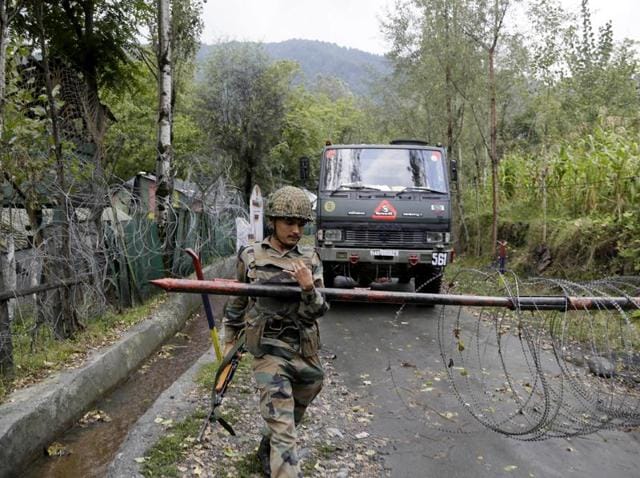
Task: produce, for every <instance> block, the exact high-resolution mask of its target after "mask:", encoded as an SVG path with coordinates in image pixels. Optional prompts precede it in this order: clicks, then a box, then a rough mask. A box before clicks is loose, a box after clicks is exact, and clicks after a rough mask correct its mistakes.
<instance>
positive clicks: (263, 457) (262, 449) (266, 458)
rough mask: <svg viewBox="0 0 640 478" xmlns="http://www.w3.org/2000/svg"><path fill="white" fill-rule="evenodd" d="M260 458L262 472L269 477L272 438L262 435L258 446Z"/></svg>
mask: <svg viewBox="0 0 640 478" xmlns="http://www.w3.org/2000/svg"><path fill="white" fill-rule="evenodd" d="M258 460H260V465H261V466H262V474H263V475H264V476H266V477H267V478H270V477H271V439H270V438H269V437H262V440H261V441H260V446H259V447H258Z"/></svg>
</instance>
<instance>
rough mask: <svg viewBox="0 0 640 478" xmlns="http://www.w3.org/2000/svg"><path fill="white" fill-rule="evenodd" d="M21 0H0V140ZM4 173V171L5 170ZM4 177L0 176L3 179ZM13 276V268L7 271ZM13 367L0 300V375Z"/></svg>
mask: <svg viewBox="0 0 640 478" xmlns="http://www.w3.org/2000/svg"><path fill="white" fill-rule="evenodd" d="M20 3H21V2H13V1H12V0H0V142H2V141H4V105H5V91H6V66H7V46H8V43H9V24H10V23H11V21H12V20H13V17H14V16H15V14H16V12H17V10H18V9H19V8H20ZM5 174H6V172H5ZM4 179H5V178H0V181H4ZM7 246H8V249H9V250H11V249H12V248H13V236H12V235H11V234H10V235H9V237H7ZM3 269H4V267H3V264H2V261H1V260H0V290H6V289H9V288H14V287H15V281H14V280H12V278H11V277H8V278H5V273H4V270H3ZM8 269H9V268H8ZM9 276H15V268H14V269H13V271H9ZM12 369H13V342H12V340H11V314H10V311H9V302H8V301H0V375H8V374H10V373H11V371H12Z"/></svg>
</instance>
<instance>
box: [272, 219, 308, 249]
mask: <svg viewBox="0 0 640 478" xmlns="http://www.w3.org/2000/svg"><path fill="white" fill-rule="evenodd" d="M305 224H306V221H303V220H301V219H290V218H276V219H274V221H273V235H274V236H275V238H276V240H278V242H280V244H282V245H283V246H284V247H285V248H287V249H291V248H292V247H294V246H295V245H296V244H297V243H298V241H300V238H301V237H302V234H303V232H302V230H303V228H304V225H305Z"/></svg>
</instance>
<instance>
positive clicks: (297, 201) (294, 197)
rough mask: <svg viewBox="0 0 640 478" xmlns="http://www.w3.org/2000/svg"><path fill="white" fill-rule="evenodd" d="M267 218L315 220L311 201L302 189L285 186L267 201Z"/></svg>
mask: <svg viewBox="0 0 640 478" xmlns="http://www.w3.org/2000/svg"><path fill="white" fill-rule="evenodd" d="M265 216H267V217H269V218H276V217H284V218H293V219H304V220H305V221H312V220H313V210H312V209H311V201H310V200H309V197H308V196H307V194H306V193H305V192H304V191H303V190H302V189H300V188H296V187H294V186H284V187H282V188H280V189H278V190H277V191H275V192H273V193H272V194H271V195H270V196H269V199H267V207H266V210H265Z"/></svg>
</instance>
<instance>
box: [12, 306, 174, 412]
mask: <svg viewBox="0 0 640 478" xmlns="http://www.w3.org/2000/svg"><path fill="white" fill-rule="evenodd" d="M164 300H166V295H158V296H156V297H155V298H154V299H152V300H150V301H149V302H147V303H146V304H143V305H140V306H138V307H134V308H131V309H127V310H126V311H124V312H123V313H120V314H118V313H115V312H113V311H110V312H107V313H106V314H104V315H102V316H101V317H97V318H95V319H92V320H91V321H89V322H87V324H85V329H84V330H82V331H80V332H78V333H77V335H76V336H75V337H74V338H73V339H68V340H58V339H56V338H55V336H54V334H53V332H52V331H51V328H50V327H49V326H48V325H44V326H41V327H40V328H39V330H38V331H37V333H33V329H34V327H35V320H34V318H33V315H32V314H29V311H28V310H25V311H20V310H18V311H17V312H18V313H17V314H16V315H17V317H16V319H14V321H13V323H12V337H13V359H14V369H13V373H12V376H10V377H8V378H7V377H5V378H0V403H2V402H3V401H4V400H6V398H7V396H8V394H9V393H10V392H11V391H12V390H13V389H16V388H20V387H22V386H25V385H29V384H31V383H34V382H36V381H38V380H41V379H43V378H45V377H47V376H49V375H50V374H51V373H53V372H56V371H58V370H62V369H64V368H67V367H69V366H71V365H75V364H77V362H78V361H81V360H83V359H84V358H85V357H86V355H87V354H88V353H89V351H91V350H93V349H96V348H98V347H101V346H105V345H109V344H110V343H112V342H113V341H115V340H116V339H117V338H119V336H120V335H121V334H122V332H124V331H125V330H127V329H128V328H129V327H131V326H132V325H135V324H137V323H138V322H141V321H142V320H144V319H146V318H147V317H149V315H151V313H152V312H153V311H154V310H155V309H156V308H157V307H158V306H159V305H160V304H161V303H162V302H164Z"/></svg>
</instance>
